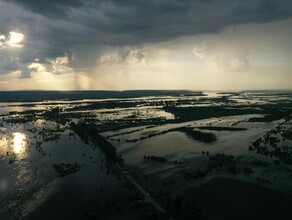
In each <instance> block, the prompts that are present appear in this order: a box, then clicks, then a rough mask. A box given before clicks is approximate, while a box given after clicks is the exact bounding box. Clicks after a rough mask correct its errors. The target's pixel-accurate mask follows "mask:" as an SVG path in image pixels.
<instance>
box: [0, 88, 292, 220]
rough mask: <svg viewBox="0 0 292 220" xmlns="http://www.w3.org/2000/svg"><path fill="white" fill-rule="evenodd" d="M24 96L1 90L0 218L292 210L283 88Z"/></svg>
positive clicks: (291, 119) (291, 96) (288, 116)
mask: <svg viewBox="0 0 292 220" xmlns="http://www.w3.org/2000/svg"><path fill="white" fill-rule="evenodd" d="M19 93H21V92H19ZM27 93H29V92H27ZM34 93H37V92H31V94H27V95H26V96H25V95H24V96H22V95H21V94H16V95H13V96H12V95H11V96H9V97H8V98H7V96H3V94H2V96H1V99H2V100H1V101H2V102H1V103H0V173H1V175H0V218H1V219H119V217H121V219H122V218H123V219H167V218H174V219H192V218H196V217H197V218H199V217H200V216H201V217H202V218H203V219H204V218H206V219H218V218H223V219H224V218H225V217H226V216H224V215H225V214H224V213H222V212H221V211H218V210H217V209H218V207H220V202H222V197H223V198H225V197H226V198H227V201H229V202H230V203H232V201H237V202H238V203H240V200H239V197H240V196H242V195H241V194H240V193H242V192H240V188H241V189H242V190H243V191H245V194H244V195H245V198H244V202H243V204H245V205H246V206H248V205H249V204H250V203H253V204H254V206H253V209H251V210H252V211H250V213H249V212H247V213H249V215H250V216H255V217H256V216H258V215H259V216H260V217H263V216H268V213H263V214H257V215H254V213H255V212H256V211H254V210H262V211H263V209H264V208H263V207H270V206H272V207H273V208H274V209H275V210H276V212H279V213H282V217H283V218H281V219H286V216H288V218H289V215H290V217H291V213H290V212H289V205H287V204H289V202H291V201H292V196H291V193H292V174H291V173H292V172H291V171H292V93H289V92H230V93H220V92H192V91H167V92H156V93H157V94H156V93H155V92H149V91H148V92H147V91H144V92H139V93H138V92H137V93H134V92H132V93H130V94H127V93H123V92H120V93H118V92H117V93H113V94H105V95H104V94H103V95H101V92H100V93H98V92H96V95H92V94H91V93H90V95H88V94H86V92H83V93H82V94H78V95H76V94H75V95H74V94H70V93H69V94H66V95H64V94H62V93H60V94H59V93H56V94H52V95H51V96H50V94H46V97H47V99H45V100H40V98H38V97H37V96H35V98H34ZM48 93H49V92H48ZM88 96H90V98H88ZM101 96H102V97H101ZM109 149H110V150H109ZM132 178H133V179H134V180H131V179H132ZM134 181H135V182H134ZM136 183H137V184H139V187H140V186H141V187H142V188H143V190H145V192H146V193H147V194H149V195H150V196H151V199H147V198H146V197H147V195H146V196H145V195H143V192H144V191H142V190H139V187H137V186H136ZM221 185H222V187H223V186H224V187H225V188H226V186H229V187H227V189H225V188H224V187H223V188H224V190H225V191H226V193H225V194H224V193H221V194H220V195H218V197H220V198H218V197H217V198H215V199H217V200H218V201H217V202H218V205H217V207H215V205H214V198H212V195H215V194H216V192H217V191H218V190H219V191H220V189H219V186H221ZM214 187H217V188H218V189H217V191H216V190H215V189H214ZM223 188H222V190H223ZM233 188H234V189H233ZM231 189H232V190H231ZM214 190H215V191H214ZM228 190H231V191H228ZM253 190H257V193H258V194H259V195H261V196H262V194H264V196H262V197H259V198H260V199H259V200H256V199H255V195H253V194H252V191H253ZM205 191H206V192H208V193H206V194H204V193H202V192H205ZM213 191H214V192H213ZM211 192H212V193H213V194H212V195H211ZM144 194H145V193H144ZM190 195H193V196H190ZM204 195H206V196H207V195H208V196H209V198H212V199H211V200H212V202H211V201H210V202H209V203H208V202H206V200H208V198H206V197H205V196H204ZM196 198H197V199H196ZM274 198H278V199H282V201H283V202H277V203H275V204H274V203H269V202H267V201H273V200H274ZM233 199H234V200H233ZM153 200H155V203H154V202H153ZM149 201H150V202H149ZM151 201H152V202H151ZM156 202H157V204H159V205H161V207H163V210H165V213H159V212H161V209H160V208H157V205H155V204H156ZM215 203H216V202H215ZM282 203H283V204H282ZM208 204H209V205H208ZM271 204H273V205H271ZM290 204H292V203H290ZM238 205H239V206H240V204H238ZM241 205H242V204H241ZM232 206H234V207H233V209H234V210H237V209H238V210H241V208H240V207H238V206H236V204H232ZM155 207H156V208H155ZM257 207H260V209H257ZM279 207H282V209H280V208H279ZM219 209H220V208H219ZM48 212H49V213H50V214H48ZM163 212H164V211H163ZM109 213H111V214H109ZM161 214H163V215H161ZM230 215H231V216H232V215H234V212H233V211H230ZM278 216H279V215H278ZM288 218H287V219H288ZM251 219H253V218H251Z"/></svg>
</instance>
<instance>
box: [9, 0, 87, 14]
mask: <svg viewBox="0 0 292 220" xmlns="http://www.w3.org/2000/svg"><path fill="white" fill-rule="evenodd" d="M4 1H6V2H11V3H15V4H18V5H21V6H22V7H24V8H26V9H28V10H31V11H33V12H36V13H39V14H43V15H46V16H55V17H59V16H63V15H64V14H66V13H67V12H68V10H70V8H75V7H76V8H78V7H81V6H83V5H84V3H85V2H86V1H83V0H4Z"/></svg>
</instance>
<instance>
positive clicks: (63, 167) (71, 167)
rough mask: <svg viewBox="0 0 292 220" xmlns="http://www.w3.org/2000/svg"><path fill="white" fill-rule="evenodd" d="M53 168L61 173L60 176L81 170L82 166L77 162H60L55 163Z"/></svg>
mask: <svg viewBox="0 0 292 220" xmlns="http://www.w3.org/2000/svg"><path fill="white" fill-rule="evenodd" d="M53 168H54V169H55V170H56V171H57V172H58V173H59V174H60V176H66V175H69V174H72V173H76V172H77V171H79V170H80V168H81V166H80V165H79V164H77V163H74V164H69V163H59V164H53Z"/></svg>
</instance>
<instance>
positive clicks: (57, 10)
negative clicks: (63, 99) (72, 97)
mask: <svg viewBox="0 0 292 220" xmlns="http://www.w3.org/2000/svg"><path fill="white" fill-rule="evenodd" d="M291 16H292V1H291V0H245V1H242V0H216V1H215V0H208V1H203V0H195V1H191V0H185V1H180V0H160V1H157V0H147V1H145V0H108V1H106V0H87V1H86V0H62V1H60V0H51V1H47V0H26V1H23V0H2V1H1V0H0V22H1V27H0V36H1V35H2V34H3V35H7V34H8V33H9V31H11V30H15V29H17V30H18V31H20V32H22V33H24V34H25V36H26V38H25V46H24V47H23V48H22V51H21V52H19V54H18V57H17V59H18V62H20V63H22V64H26V63H27V64H28V63H31V62H32V61H33V60H34V59H35V58H38V59H39V62H40V63H50V61H49V60H51V59H55V58H57V57H62V56H65V55H67V57H68V59H69V65H70V66H71V67H73V68H83V67H84V66H89V67H90V66H94V65H96V64H97V63H98V60H99V59H100V57H101V56H102V53H103V52H104V51H106V50H108V48H107V47H116V46H133V47H137V46H139V45H140V46H141V45H143V44H145V43H156V42H162V41H167V40H171V39H175V38H178V37H181V36H186V35H197V34H204V33H218V32H220V31H221V30H222V29H223V28H225V27H226V26H229V25H236V24H243V23H264V22H272V21H277V20H281V19H286V18H289V17H291ZM0 47H1V41H0ZM0 53H2V52H1V49H0ZM137 56H139V55H137ZM6 63H7V62H6ZM8 63H9V62H8ZM8 66H10V65H8ZM0 68H2V69H3V65H2V67H1V63H0ZM27 75H28V74H27Z"/></svg>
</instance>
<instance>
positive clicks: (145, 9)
mask: <svg viewBox="0 0 292 220" xmlns="http://www.w3.org/2000/svg"><path fill="white" fill-rule="evenodd" d="M291 16H292V2H291V1H290V0H246V1H240V0H216V1H215V0H205V1H203V0H192V1H191V0H186V1H179V0H160V1H157V0H148V1H142V0H123V1H121V0H107V1H106V0H63V1H59V0H51V1H46V0H26V1H22V0H2V1H1V0H0V23H1V25H0V58H1V61H0V74H1V75H0V80H1V81H2V82H7V84H3V85H6V87H3V89H14V87H15V88H16V89H18V88H26V89H27V88H31V89H34V88H37V89H39V88H43V89H53V88H50V87H49V86H51V84H47V83H44V81H46V79H49V80H50V81H51V82H62V83H61V84H60V83H58V85H59V87H58V88H56V89H62V88H63V89H127V88H129V89H133V88H135V89H139V88H143V89H144V88H189V89H201V88H208V85H209V86H210V89H212V88H214V89H217V88H220V89H225V88H226V89H228V88H232V87H235V88H238V87H237V86H231V85H232V83H233V85H236V83H238V82H246V84H244V83H243V84H242V86H241V88H243V89H244V88H249V87H248V85H251V84H250V83H249V79H252V81H254V80H259V81H260V78H261V77H262V76H263V71H265V70H266V65H271V66H272V67H271V68H267V70H268V71H267V72H269V73H267V74H268V79H269V81H268V82H267V83H266V87H267V88H268V87H270V88H281V87H285V88H288V87H289V85H287V84H285V83H286V82H287V79H286V78H287V77H289V79H291V76H290V73H288V72H289V68H290V66H289V62H288V61H289V59H291V58H292V56H291V52H290V51H291V50H289V48H290V45H291V43H292V42H291V40H290V36H291V34H292V30H291V26H292V21H291ZM271 51H274V54H272V53H271ZM272 70H273V71H275V73H272V72H271V71H272ZM276 72H277V73H276ZM230 73H234V74H233V75H230ZM214 74H215V75H214ZM277 74H278V75H279V74H282V76H281V77H282V79H283V83H281V82H280V81H279V77H277ZM247 75H248V79H247ZM273 76H274V77H275V80H274V84H273ZM44 77H45V78H44ZM224 77H226V79H227V78H228V79H227V80H225V81H224V83H223V82H221V80H222V79H223V80H224ZM233 77H236V78H238V82H236V79H235V78H234V79H233ZM276 77H277V79H276ZM281 77H280V78H281ZM16 78H22V79H20V80H16ZM119 78H121V80H120V82H122V83H121V84H118V83H115V82H114V81H115V80H116V79H119ZM66 79H67V80H66ZM149 79H154V80H158V81H161V82H160V83H157V85H156V83H154V82H151V81H150V80H149ZM265 79H267V78H265ZM215 80H216V81H217V82H218V83H217V84H216V81H215ZM23 81H25V83H23ZM8 82H11V83H8ZM89 82H90V83H89ZM15 83H18V84H19V85H17V86H15ZM1 85H2V84H1ZM1 85H0V86H1ZM7 85H10V87H9V86H7ZM54 85H56V83H55V84H54ZM216 85H217V86H216ZM259 87H262V88H264V87H265V86H264V85H260V86H259Z"/></svg>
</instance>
